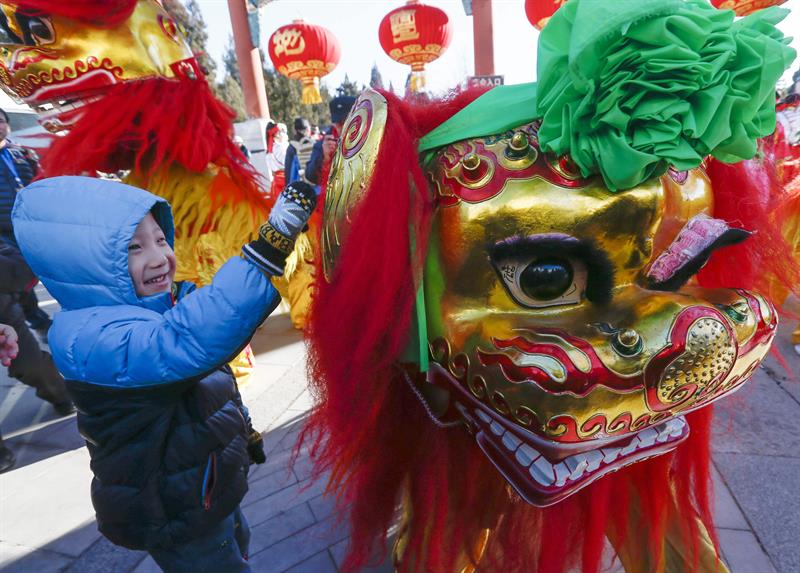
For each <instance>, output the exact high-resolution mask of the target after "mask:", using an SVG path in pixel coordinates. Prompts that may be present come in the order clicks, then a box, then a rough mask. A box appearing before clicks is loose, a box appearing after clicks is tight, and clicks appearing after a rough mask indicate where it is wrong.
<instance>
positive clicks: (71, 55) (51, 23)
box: [0, 0, 200, 131]
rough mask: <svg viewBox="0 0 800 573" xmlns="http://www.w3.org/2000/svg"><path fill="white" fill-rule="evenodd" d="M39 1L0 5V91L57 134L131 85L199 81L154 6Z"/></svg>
mask: <svg viewBox="0 0 800 573" xmlns="http://www.w3.org/2000/svg"><path fill="white" fill-rule="evenodd" d="M40 4H41V2H39V0H13V1H3V2H0V87H2V88H3V89H4V90H5V91H6V92H7V93H9V95H12V96H15V97H17V98H19V99H21V100H22V101H24V102H25V103H26V104H28V105H30V106H31V107H33V108H34V109H36V110H37V111H38V112H39V113H40V114H42V124H43V125H44V126H45V127H46V128H48V129H50V130H51V131H59V130H61V129H63V128H64V127H65V126H68V125H70V124H71V123H73V122H74V121H75V120H76V118H77V117H78V116H79V113H78V111H77V108H78V107H80V105H82V104H83V103H85V102H86V101H87V100H91V99H93V98H97V97H98V96H100V95H102V94H103V93H105V92H106V91H107V90H108V89H109V88H110V87H111V86H114V85H116V84H119V83H121V82H126V81H130V80H136V79H145V78H154V77H165V78H172V77H176V76H179V75H183V76H187V75H188V76H190V77H193V76H195V75H200V70H199V68H198V65H197V62H196V60H195V59H194V57H193V55H192V52H191V50H190V49H189V47H188V45H187V44H186V42H185V40H184V37H183V35H182V34H181V33H180V31H179V29H178V26H177V25H176V23H175V21H174V20H173V19H172V17H170V16H169V14H167V12H166V11H165V10H164V8H163V7H162V6H161V5H160V4H159V3H158V2H157V1H156V0H127V1H125V2H121V3H120V2H118V3H115V4H114V5H113V6H109V3H102V2H95V3H94V4H96V6H94V5H92V4H91V3H87V2H84V3H83V4H84V5H87V7H86V8H85V9H84V10H80V9H79V8H78V7H76V6H73V5H72V2H64V3H63V6H62V7H58V6H54V4H53V3H52V2H50V3H48V4H47V6H46V7H41V6H40Z"/></svg>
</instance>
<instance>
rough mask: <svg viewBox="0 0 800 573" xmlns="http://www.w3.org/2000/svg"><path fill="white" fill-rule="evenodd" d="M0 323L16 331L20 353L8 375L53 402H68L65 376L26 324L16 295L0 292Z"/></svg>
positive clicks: (10, 367)
mask: <svg viewBox="0 0 800 573" xmlns="http://www.w3.org/2000/svg"><path fill="white" fill-rule="evenodd" d="M0 323H3V324H8V325H9V326H11V327H12V328H13V329H14V330H16V331H17V336H18V337H19V342H18V344H19V354H18V355H17V357H16V358H15V359H14V360H13V361H12V362H11V366H9V368H8V375H9V376H11V377H12V378H16V379H17V380H19V381H20V382H22V383H23V384H26V385H27V386H32V387H33V388H36V395H37V396H38V397H39V398H41V399H42V400H46V401H48V402H50V403H52V404H60V403H63V402H68V401H69V399H70V398H69V395H68V394H67V389H66V387H65V386H64V379H63V378H62V377H61V374H59V372H58V370H57V369H56V366H55V364H53V358H52V356H50V354H49V353H47V352H44V351H43V350H42V349H41V347H40V346H39V342H38V341H37V340H36V337H35V336H34V335H33V333H32V332H31V331H30V329H29V328H28V325H27V324H26V323H25V313H24V312H23V310H22V306H21V305H20V303H19V302H18V298H17V295H12V294H0Z"/></svg>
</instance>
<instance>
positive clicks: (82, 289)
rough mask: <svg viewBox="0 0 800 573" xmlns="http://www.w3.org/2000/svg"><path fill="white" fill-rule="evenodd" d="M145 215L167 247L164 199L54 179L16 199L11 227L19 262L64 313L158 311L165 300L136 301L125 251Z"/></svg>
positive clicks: (170, 230) (118, 186)
mask: <svg viewBox="0 0 800 573" xmlns="http://www.w3.org/2000/svg"><path fill="white" fill-rule="evenodd" d="M150 212H152V214H153V216H154V217H155V219H156V221H157V222H158V224H159V225H160V226H161V228H162V230H163V231H164V234H165V235H166V238H167V242H168V243H169V245H170V246H172V245H173V242H174V236H175V233H174V226H173V222H172V212H171V210H170V207H169V203H167V202H166V201H165V200H164V199H161V198H160V197H157V196H155V195H153V194H152V193H148V192H147V191H144V190H142V189H139V188H137V187H131V186H130V185H125V184H123V183H118V182H115V181H108V180H104V179H94V178H90V177H53V178H50V179H42V180H41V181H37V182H35V183H33V184H31V185H29V186H27V187H26V188H25V189H23V190H22V191H20V192H19V193H18V194H17V199H16V202H15V204H14V210H13V211H12V221H13V226H14V234H15V235H16V238H17V242H18V243H19V247H20V250H21V251H22V254H23V255H24V256H25V260H26V261H27V262H28V264H29V265H30V267H31V269H33V272H34V273H36V275H37V276H38V277H39V279H40V280H41V281H42V283H43V284H44V286H45V287H46V288H47V290H48V291H49V292H50V294H52V295H53V296H54V297H55V298H56V300H58V302H59V304H61V306H62V308H64V309H66V310H75V309H80V308H85V307H90V306H109V305H119V304H127V305H134V306H141V307H145V308H150V309H152V310H156V311H161V312H163V311H164V310H166V309H167V308H169V306H170V302H169V299H170V297H169V293H162V294H158V295H154V296H149V297H139V296H138V295H137V294H136V290H135V288H134V286H133V280H132V279H131V276H130V273H129V272H128V244H129V243H130V241H131V238H132V237H133V234H134V232H135V231H136V227H137V225H138V224H139V222H140V221H141V220H142V218H144V217H145V215H147V214H148V213H150Z"/></svg>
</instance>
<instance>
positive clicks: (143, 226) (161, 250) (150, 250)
mask: <svg viewBox="0 0 800 573" xmlns="http://www.w3.org/2000/svg"><path fill="white" fill-rule="evenodd" d="M128 272H129V273H130V275H131V279H132V280H133V286H134V288H135V289H136V294H137V295H138V296H141V297H143V296H151V295H154V294H157V293H160V292H169V290H170V288H172V280H173V279H174V278H175V253H174V252H173V251H172V247H170V246H169V244H168V243H167V239H166V237H165V235H164V231H162V230H161V227H159V226H158V223H156V220H155V218H154V217H153V215H151V214H150V213H148V214H147V215H146V216H145V218H144V219H142V220H141V222H140V223H139V226H138V227H136V232H135V233H134V234H133V238H132V239H131V242H130V244H129V245H128Z"/></svg>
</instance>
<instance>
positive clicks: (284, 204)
mask: <svg viewBox="0 0 800 573" xmlns="http://www.w3.org/2000/svg"><path fill="white" fill-rule="evenodd" d="M315 201H316V197H315V195H314V191H313V189H312V188H311V187H310V186H309V185H307V184H298V185H295V186H289V187H287V188H286V189H285V190H284V191H283V192H282V193H281V195H280V197H279V198H278V201H277V202H276V204H275V207H274V208H273V210H272V212H271V214H270V218H269V221H268V222H267V223H265V224H264V225H262V226H261V228H260V230H259V238H258V239H257V240H256V241H253V242H251V243H250V244H248V245H245V246H244V247H243V249H242V251H243V255H242V257H234V258H232V259H230V260H229V261H228V262H227V263H226V264H225V265H224V266H223V267H222V268H221V269H220V270H219V272H218V273H217V274H216V276H215V277H214V280H213V281H212V284H211V285H209V286H207V287H204V288H200V289H194V288H193V286H192V285H187V284H185V283H173V277H174V274H175V264H176V262H175V255H174V253H173V251H172V241H173V225H172V216H171V212H170V208H169V205H168V204H167V203H166V201H164V200H163V199H160V198H159V197H156V196H154V195H152V194H150V193H148V192H146V191H143V190H141V189H137V188H135V187H130V186H127V185H123V184H121V183H115V182H112V181H105V180H100V179H91V178H86V177H57V178H53V179H45V180H42V181H38V182H36V183H34V184H32V185H30V186H29V187H27V188H25V189H24V190H23V191H21V192H20V193H19V196H18V198H17V201H16V204H15V206H14V212H13V219H14V231H15V233H16V236H17V241H18V243H19V245H20V248H21V249H22V252H23V254H24V255H25V256H26V259H27V260H28V262H29V264H30V266H31V268H32V269H33V270H34V271H35V272H36V274H37V275H38V276H39V278H40V280H41V281H42V283H44V285H45V286H46V287H47V289H48V290H49V291H50V293H51V294H52V295H53V296H54V297H55V298H56V299H57V300H58V301H59V303H60V304H61V307H62V312H60V313H58V314H57V315H56V317H55V320H54V323H53V326H52V328H51V330H50V347H51V349H52V351H53V357H54V359H55V362H56V364H57V365H58V367H59V369H60V370H61V372H62V373H63V374H64V375H65V378H66V379H67V380H68V383H67V384H68V388H69V391H70V394H71V395H72V396H73V398H74V400H75V403H76V405H77V407H78V410H79V413H78V427H79V429H80V431H81V434H82V435H83V436H84V437H85V438H86V441H87V444H86V445H87V447H88V448H89V453H90V455H91V458H92V462H91V467H92V471H93V472H94V475H95V479H94V480H93V481H92V502H93V504H94V508H95V511H96V513H97V521H98V527H99V529H100V531H101V532H102V533H103V534H104V535H105V536H106V537H108V538H109V539H110V540H111V541H113V542H114V543H116V544H119V545H122V546H124V547H128V548H131V549H145V550H147V551H149V552H150V554H151V555H152V556H153V558H154V559H155V561H156V562H157V563H158V564H159V566H160V567H162V569H164V571H167V572H168V573H171V572H184V571H191V572H192V573H197V572H204V571H208V572H212V571H213V572H219V571H225V572H237V573H238V572H249V571H250V568H249V566H248V565H247V542H248V537H249V531H248V529H247V524H246V521H245V520H244V518H243V516H242V514H241V511H240V510H239V503H240V502H241V500H242V498H243V497H244V494H245V492H246V491H247V471H248V466H249V463H250V462H249V460H248V447H247V446H248V425H249V424H248V421H247V420H248V418H247V414H246V410H245V409H244V407H243V406H242V403H241V398H240V396H239V393H238V391H237V390H236V384H235V380H234V378H233V375H232V374H231V371H230V368H229V367H228V366H227V361H228V360H229V359H231V358H233V357H234V356H235V355H236V354H237V353H238V352H239V351H240V350H241V348H242V347H243V346H244V345H245V344H247V342H248V341H249V339H250V337H251V336H252V334H253V332H254V331H255V329H256V327H257V326H258V325H259V324H260V323H261V322H262V321H263V320H264V319H265V318H266V317H267V316H268V315H269V314H270V313H271V312H272V310H274V308H275V307H276V305H277V304H278V300H279V297H278V295H277V293H276V291H275V290H274V288H273V287H272V285H271V284H270V280H269V279H270V277H271V276H273V275H277V274H281V273H282V272H283V264H284V261H285V258H286V256H287V255H288V253H289V252H291V250H292V247H293V242H294V238H295V237H296V236H297V234H298V233H299V232H300V231H301V229H302V228H303V226H304V225H305V223H306V220H307V219H308V216H309V215H310V213H311V212H312V211H313V208H314V203H315ZM192 291H193V292H192ZM261 455H262V456H263V452H262V453H261Z"/></svg>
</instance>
